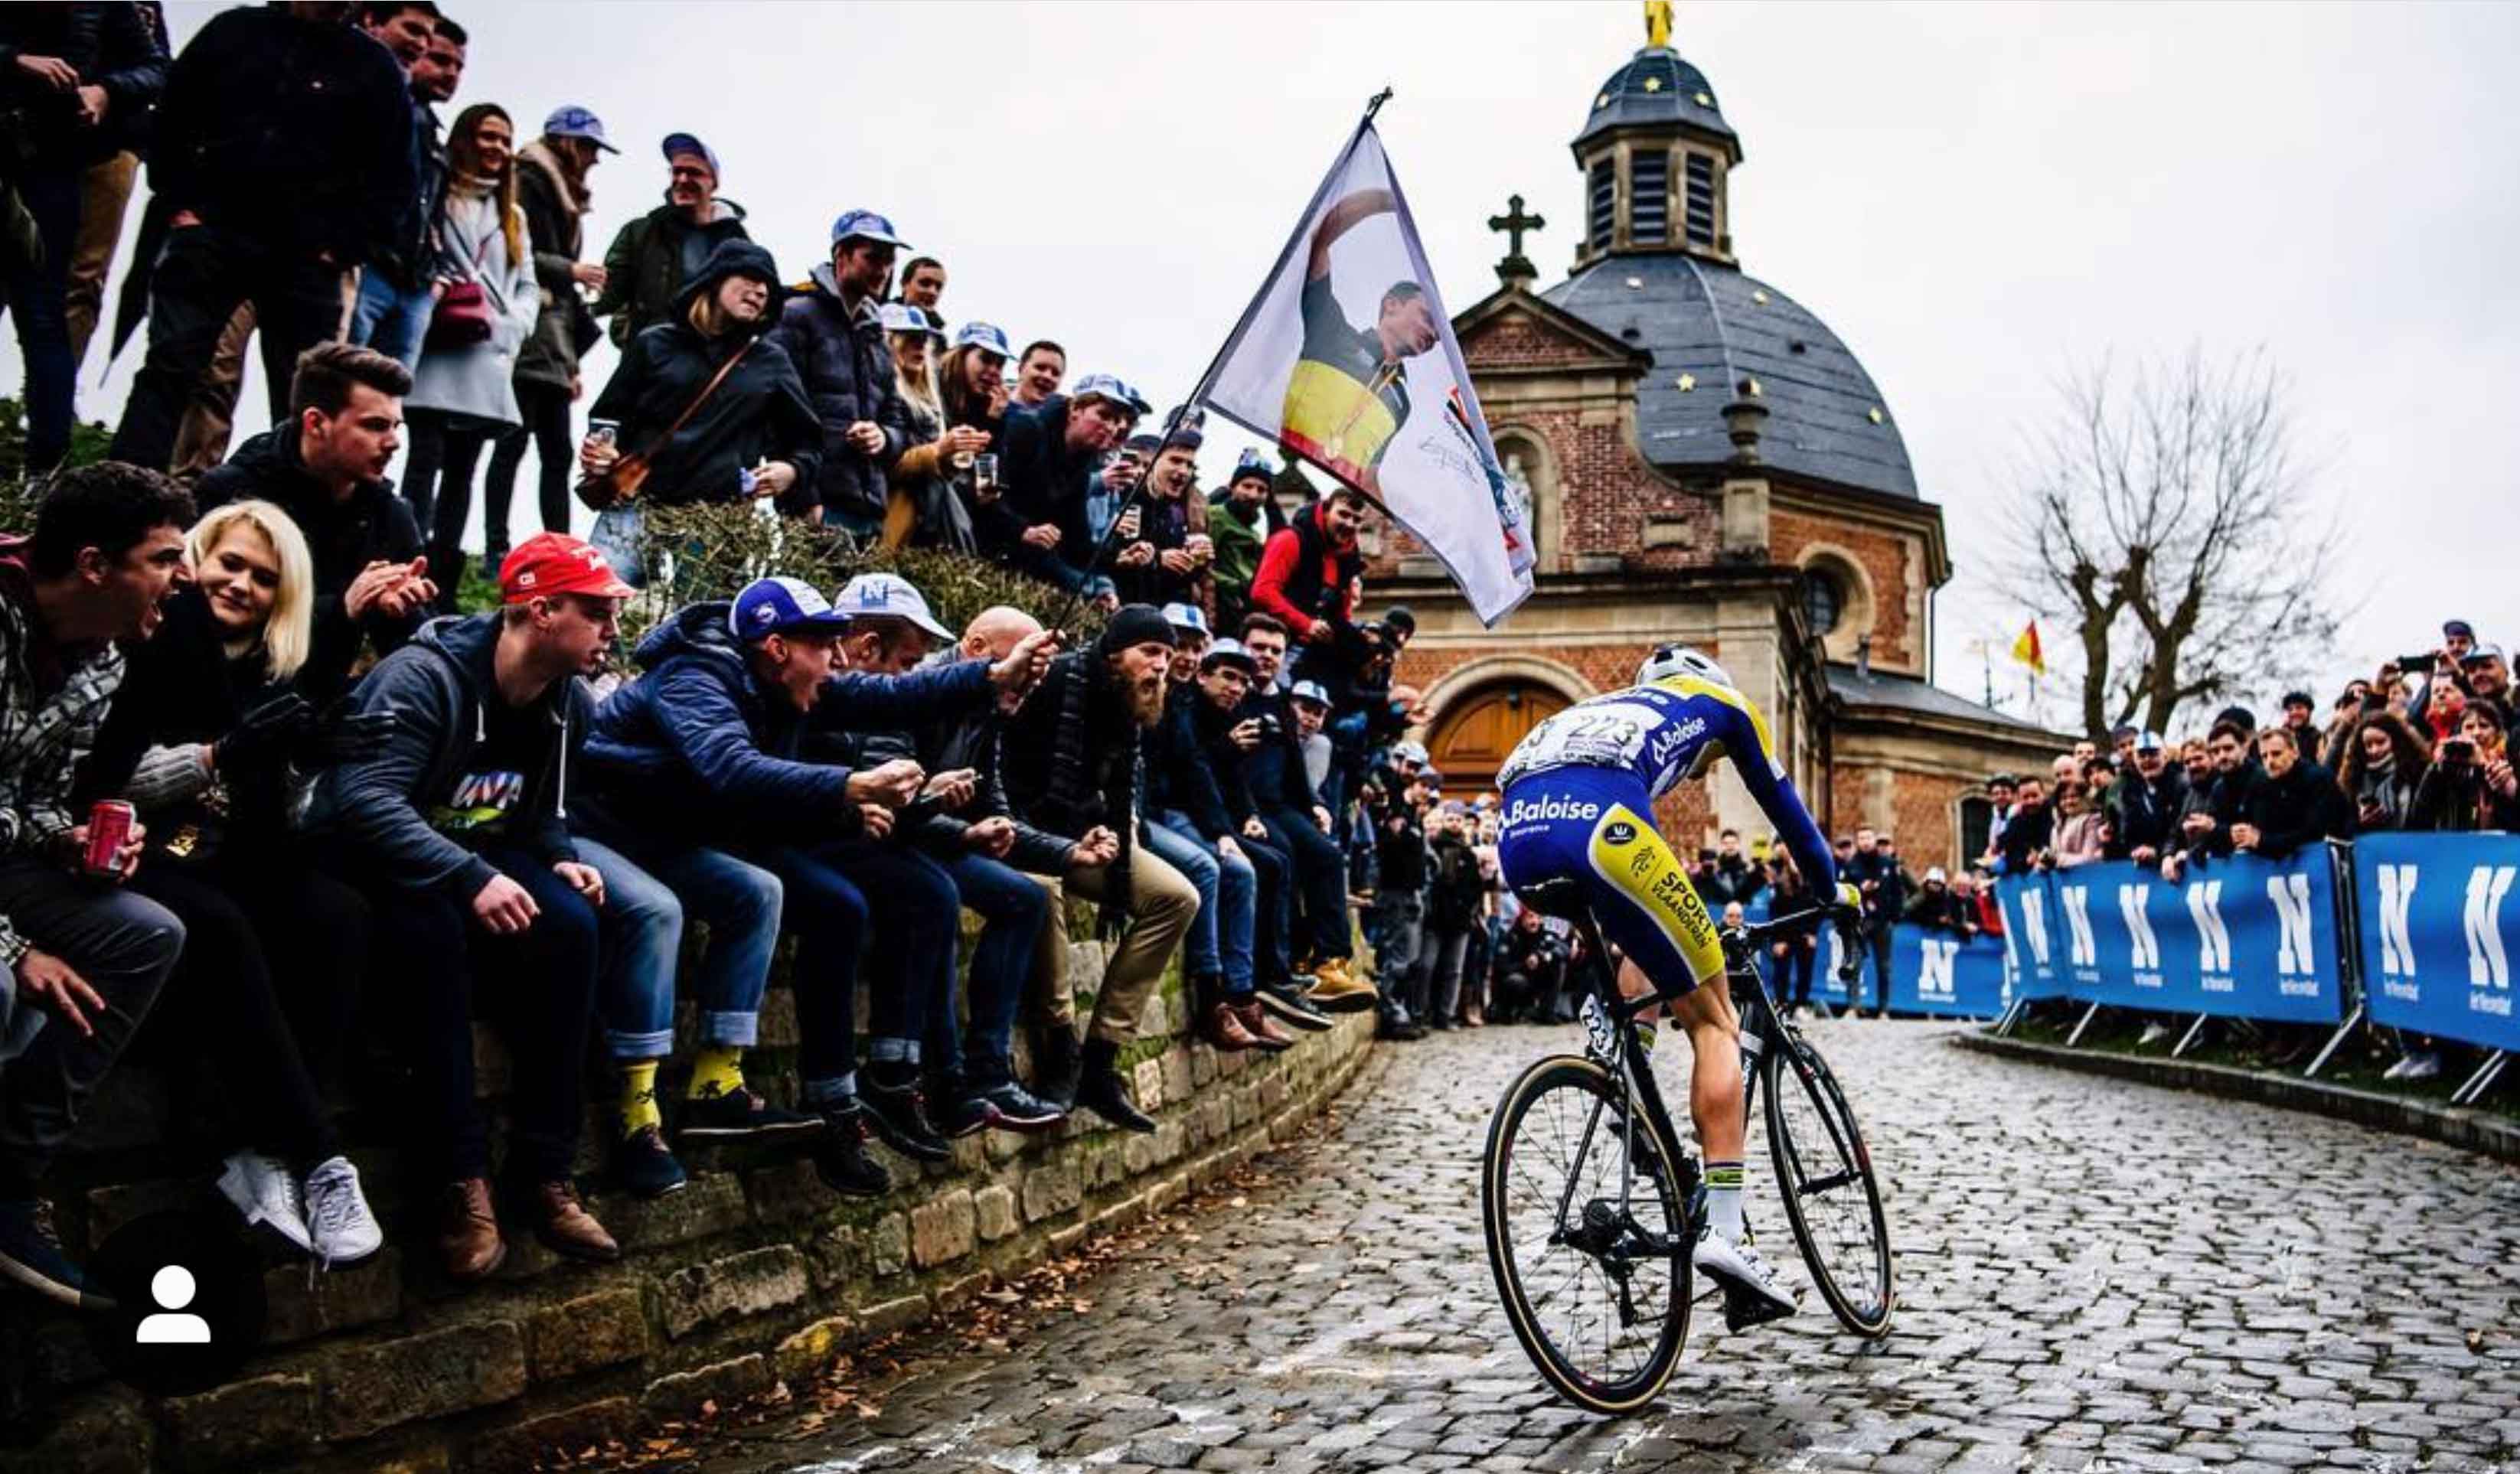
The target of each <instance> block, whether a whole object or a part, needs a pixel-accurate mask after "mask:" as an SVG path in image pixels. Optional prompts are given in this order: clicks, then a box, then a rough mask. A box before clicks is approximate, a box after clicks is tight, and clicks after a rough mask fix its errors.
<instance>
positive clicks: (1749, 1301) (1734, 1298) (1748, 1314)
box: [1724, 1285, 1801, 1331]
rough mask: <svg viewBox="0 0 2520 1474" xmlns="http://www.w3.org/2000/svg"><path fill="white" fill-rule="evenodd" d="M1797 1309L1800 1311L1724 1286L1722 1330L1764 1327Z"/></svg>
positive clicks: (1794, 1307) (1762, 1296) (1760, 1296)
mask: <svg viewBox="0 0 2520 1474" xmlns="http://www.w3.org/2000/svg"><path fill="white" fill-rule="evenodd" d="M1799 1309H1801V1307H1800V1306H1793V1305H1778V1304H1777V1303H1776V1302H1775V1301H1773V1300H1770V1299H1768V1298H1767V1297H1766V1296H1764V1295H1753V1294H1751V1293H1749V1292H1748V1291H1747V1290H1736V1289H1734V1288H1733V1287H1732V1286H1731V1285H1726V1286H1724V1328H1725V1329H1726V1330H1734V1331H1742V1330H1748V1329H1750V1328H1751V1327H1752V1326H1754V1325H1765V1324H1767V1323H1768V1322H1769V1321H1771V1320H1782V1319H1784V1318H1786V1317H1787V1316H1790V1315H1792V1314H1793V1313H1794V1312H1795V1311H1797V1310H1799Z"/></svg>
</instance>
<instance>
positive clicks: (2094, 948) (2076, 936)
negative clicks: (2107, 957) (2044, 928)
mask: <svg viewBox="0 0 2520 1474" xmlns="http://www.w3.org/2000/svg"><path fill="white" fill-rule="evenodd" d="M2056 897H2057V899H2058V900H2060V901H2062V902H2064V903H2065V940H2066V942H2067V943H2069V944H2070V945H2071V946H2072V947H2073V950H2074V952H2073V957H2074V960H2073V965H2074V966H2077V967H2097V966H2098V965H2100V944H2099V943H2098V942H2095V941H2093V939H2092V892H2091V888H2090V887H2089V886H2082V885H2060V886H2058V887H2056Z"/></svg>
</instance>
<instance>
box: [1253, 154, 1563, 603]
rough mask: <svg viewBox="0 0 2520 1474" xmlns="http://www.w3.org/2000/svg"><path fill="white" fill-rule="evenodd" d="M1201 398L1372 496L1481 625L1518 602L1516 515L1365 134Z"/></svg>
mask: <svg viewBox="0 0 2520 1474" xmlns="http://www.w3.org/2000/svg"><path fill="white" fill-rule="evenodd" d="M1203 399H1204V401H1205V402H1206V403H1207V404H1209V405H1212V406H1214V407H1215V409H1216V410H1217V411H1218V412H1219V413H1220V414H1223V415H1225V416H1226V417H1227V418H1229V419H1231V420H1233V421H1235V422H1237V423H1238V424H1242V425H1245V426H1247V427H1248V428H1250V429H1252V430H1253V431H1255V432H1257V433H1259V434H1263V435H1269V436H1272V437H1274V438H1275V439H1276V440H1277V441H1278V444H1279V445H1280V447H1281V448H1283V450H1284V451H1285V452H1286V453H1287V454H1288V455H1291V456H1299V457H1301V458H1302V459H1304V460H1306V461H1308V462H1310V463H1312V464H1313V465H1314V466H1316V467H1319V468H1320V469H1323V470H1325V471H1328V473H1329V474H1331V475H1332V476H1335V477H1337V478H1338V479H1339V480H1340V481H1342V482H1344V483H1346V484H1347V485H1349V486H1352V487H1354V488H1356V489H1357V490H1358V491H1361V492H1363V493H1365V495H1367V496H1368V497H1370V498H1372V499H1373V501H1374V502H1375V503H1376V504H1377V505H1379V506H1380V507H1381V508H1382V509H1383V510H1384V511H1385V512H1387V513H1389V514H1391V516H1392V517H1394V518H1395V519H1397V520H1398V521H1399V523H1400V524H1401V525H1402V526H1404V527H1406V528H1408V529H1409V531H1410V532H1411V533H1412V534H1414V535H1415V536H1416V537H1417V539H1418V541H1419V542H1420V543H1423V544H1425V546H1426V548H1427V551H1429V552H1431V553H1433V554H1434V555H1435V557H1436V558H1439V559H1441V560H1442V562H1443V564H1444V566H1445V568H1446V569H1447V570H1448V571H1450V573H1451V574H1452V576H1453V582H1454V583H1456V584H1457V585H1459V586H1460V587H1461V590H1462V593H1463V596H1464V597H1466V598H1467V599H1468V600H1469V603H1470V607H1471V608H1472V609H1473V610H1475V611H1476V612H1477V614H1478V616H1479V618H1480V619H1482V620H1484V621H1485V622H1487V623H1488V624H1491V625H1492V624H1495V623H1496V622H1497V621H1498V620H1500V619H1502V618H1504V617H1505V616H1506V614H1507V613H1508V612H1509V611H1510V610H1512V608H1513V607H1514V606H1515V605H1516V604H1518V603H1521V602H1522V601H1523V600H1524V599H1525V598H1527V597H1529V595H1530V593H1531V567H1532V553H1531V537H1530V532H1529V527H1528V513H1527V511H1526V509H1525V508H1524V507H1523V506H1522V502H1521V497H1520V495H1519V493H1518V492H1517V491H1516V489H1515V488H1514V487H1513V486H1512V484H1511V483H1510V482H1508V479H1507V477H1506V474H1505V470H1504V469H1503V468H1502V467H1501V466H1500V465H1499V463H1498V461H1497V453H1496V446H1495V445H1494V444H1493V443H1491V442H1490V440H1489V438H1488V427H1487V421H1486V420H1485V418H1483V417H1482V416H1481V415H1480V413H1479V401H1478V396H1477V394H1476V393H1475V392H1474V391H1473V390H1472V388H1471V386H1470V375H1469V371H1468V370H1467V369H1466V368H1464V367H1463V364H1462V347H1461V344H1460V343H1459V342H1458V341H1456V340H1455V339H1454V336H1453V326H1452V318H1451V316H1450V315H1449V314H1447V313H1446V312H1445V310H1444V304H1443V301H1442V299H1441V298H1440V297H1439V296H1438V295H1437V293H1436V290H1435V274H1434V272H1433V271H1432V270H1431V269H1430V268H1429V267H1428V266H1427V264H1426V252H1425V250H1424V248H1423V247H1422V246H1420V245H1419V243H1418V229H1417V226H1416V224H1415V223H1414V222H1413V221H1412V220H1411V219H1410V216H1409V204H1408V201H1406V200H1405V199H1403V198H1402V197H1401V193H1400V184H1399V181H1398V180H1397V179H1396V178H1395V177H1394V176H1393V174H1392V171H1391V162H1390V160H1389V158H1387V157H1386V156H1384V154H1383V152H1382V140H1381V138H1380V136H1379V135H1377V134H1376V133H1375V132H1374V130H1373V125H1372V124H1370V123H1369V124H1367V125H1365V126H1363V127H1361V128H1359V129H1358V130H1357V134H1356V136H1355V138H1353V139H1351V140H1350V141H1349V143H1348V146H1347V149H1346V150H1345V152H1343V153H1341V154H1340V156H1339V158H1338V161H1337V162H1336V163H1335V164H1333V165H1332V166H1331V168H1330V171H1329V176H1328V178H1327V179H1325V180H1324V181H1323V182H1322V186H1321V188H1320V190H1318V191H1317V192H1316V193H1315V194H1314V196H1313V202H1312V205H1311V207H1310V208H1309V209H1307V210H1306V211H1305V212H1304V218H1303V222H1302V224H1300V225H1299V226H1297V227H1296V230H1295V233H1294V236H1293V237H1292V239H1290V240H1289V241H1288V242H1287V243H1286V248H1285V250H1284V252H1283V254H1282V255H1281V256H1280V258H1279V261H1278V267H1277V270H1276V271H1274V272H1273V273H1271V275H1270V279H1269V281H1268V284H1267V285H1266V286H1264V287H1262V288H1261V289H1260V294H1259V295H1258V296H1256V297H1254V298H1253V299H1252V302H1251V305H1250V307H1249V308H1248V309H1246V310H1245V311H1244V312H1243V314H1242V321H1241V322H1240V323H1239V324H1238V325H1237V326H1236V328H1235V330H1234V336H1233V337H1232V338H1231V339H1229V340H1228V341H1227V343H1226V347H1225V351H1224V352H1223V353H1222V354H1220V355H1219V357H1218V362H1217V368H1216V371H1215V373H1214V374H1213V376H1212V377H1211V381H1210V385H1209V388H1208V391H1207V393H1206V394H1205V395H1204V396H1203Z"/></svg>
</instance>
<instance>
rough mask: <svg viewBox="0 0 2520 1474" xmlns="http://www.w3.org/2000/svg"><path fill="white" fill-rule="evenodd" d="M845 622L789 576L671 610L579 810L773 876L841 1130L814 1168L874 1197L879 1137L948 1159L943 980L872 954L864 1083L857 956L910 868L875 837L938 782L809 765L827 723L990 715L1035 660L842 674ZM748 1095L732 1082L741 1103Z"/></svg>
mask: <svg viewBox="0 0 2520 1474" xmlns="http://www.w3.org/2000/svg"><path fill="white" fill-rule="evenodd" d="M849 618H850V616H849V615H848V614H846V613H844V612H842V611H840V610H836V609H834V608H832V604H831V603H830V601H828V600H826V599H825V598H823V596H822V595H821V594H820V593H819V592H817V591H816V590H815V589H814V588H813V587H812V586H811V585H808V584H805V583H803V582H800V581H798V580H796V579H791V578H763V579H756V580H754V581H753V582H752V583H750V584H747V585H745V586H744V588H743V590H742V592H741V593H739V594H738V595H737V596H736V597H735V599H734V601H733V602H732V603H728V602H725V601H716V602H711V603H696V604H692V605H689V606H687V607H685V608H683V609H680V610H678V611H676V612H675V613H674V614H673V615H672V616H671V617H670V618H668V619H667V620H666V621H665V622H664V623H663V624H660V625H658V626H657V627H656V628H655V629H654V630H652V631H651V632H650V633H649V635H648V636H647V638H646V639H644V640H642V641H641V642H640V643H639V648H638V651H637V655H636V659H637V661H638V664H639V666H640V668H641V671H642V674H641V675H640V677H639V679H637V680H635V681H632V682H629V683H628V684H626V685H624V686H622V687H621V688H620V689H619V690H617V691H615V692H613V693H612V694H611V695H610V696H609V697H607V699H606V701H605V703H604V705H603V708H602V709H601V710H600V711H599V712H598V713H597V714H596V719H595V724H594V728H593V730H592V732H591V734H590V735H589V737H588V738H587V744H586V757H585V766H586V769H587V777H586V780H585V782H586V784H587V787H588V789H589V792H588V794H587V796H586V799H585V801H584V802H583V803H582V804H581V805H580V806H579V807H580V810H581V811H582V815H583V817H584V820H585V822H586V823H587V824H588V825H589V826H590V827H591V828H592V829H594V830H595V831H596V832H598V833H599V834H602V835H605V836H606V837H607V840H613V839H614V836H618V839H617V841H616V842H619V843H623V844H626V845H628V846H629V847H630V848H631V850H632V851H634V852H641V853H652V852H670V851H673V850H676V849H678V848H688V847H695V846H704V847H706V848H708V849H711V850H716V851H720V852H722V853H723V854H724V855H726V856H728V857H730V858H732V859H735V860H740V861H742V862H744V863H745V864H747V865H749V866H753V867H757V868H759V869H761V870H765V871H769V872H770V873H772V874H774V875H776V876H778V877H779V881H780V887H781V891H782V897H783V899H782V906H781V917H782V925H783V926H784V928H785V929H787V930H789V931H792V932H794V933H796V934H797V937H798V947H797V952H796V962H795V969H794V975H795V977H796V1013H797V1027H798V1030H799V1032H800V1034H801V1035H802V1050H801V1053H800V1055H799V1058H798V1061H797V1073H798V1075H799V1076H800V1077H801V1085H802V1094H803V1103H804V1105H805V1106H806V1108H807V1109H809V1110H812V1111H814V1112H815V1113H817V1114H819V1115H820V1116H821V1117H822V1118H823V1120H824V1122H825V1125H826V1127H827V1128H828V1129H827V1131H826V1132H825V1134H824V1135H823V1136H821V1137H820V1138H819V1139H817V1140H816V1142H815V1146H814V1164H815V1168H816V1170H817V1171H818V1172H819V1173H820V1174H821V1176H822V1179H823V1181H824V1183H825V1184H827V1185H829V1186H830V1187H831V1188H832V1190H833V1191H835V1192H840V1193H847V1194H853V1195H858V1196H871V1195H875V1194H878V1193H881V1192H883V1191H884V1190H885V1189H886V1188H887V1187H888V1186H889V1185H890V1179H889V1177H888V1175H887V1174H886V1173H885V1172H884V1171H883V1169H882V1167H881V1166H880V1165H878V1164H877V1163H876V1162H875V1161H874V1160H873V1159H872V1158H870V1157H869V1156H868V1155H867V1152H866V1147H865V1142H866V1139H867V1137H868V1133H869V1131H870V1129H871V1130H872V1131H873V1132H874V1133H876V1134H877V1135H880V1136H881V1137H882V1138H883V1139H884V1140H885V1141H887V1142H889V1143H890V1144H891V1145H892V1146H893V1147H894V1148H895V1149H896V1150H898V1151H901V1152H903V1153H905V1154H907V1155H909V1156H912V1157H914V1158H917V1159H919V1160H922V1161H942V1160H944V1159H945V1158H946V1157H947V1156H949V1155H950V1154H951V1152H950V1149H949V1148H948V1147H947V1146H946V1144H945V1142H944V1141H943V1139H940V1138H938V1137H937V1135H936V1133H935V1130H934V1128H933V1127H932V1126H931V1125H929V1123H928V1119H927V1115H926V1109H925V1105H924V1102H923V1101H922V1097H921V1093H920V1089H919V1086H920V1079H919V1073H920V1072H919V1056H920V1044H921V1042H922V1038H923V1037H924V1036H925V1034H926V1032H927V1027H928V1022H929V1015H930V1011H931V1006H932V1001H931V999H930V997H929V994H928V992H927V989H928V987H929V986H930V983H931V979H932V976H933V974H932V970H921V969H916V968H901V967H897V966H892V965H885V959H883V958H880V957H879V958H878V959H877V962H878V964H879V972H880V974H881V975H880V977H879V979H878V984H877V987H875V988H874V989H872V990H871V996H870V997H869V1000H868V1029H867V1033H868V1036H869V1038H868V1040H867V1046H868V1055H869V1058H868V1063H867V1067H866V1070H865V1071H864V1074H863V1079H861V1072H860V1071H859V1069H858V1057H857V1047H858V1037H857V986H858V966H859V960H858V954H859V951H860V944H861V943H862V942H863V941H864V940H865V939H866V936H867V928H868V921H869V916H870V909H871V902H882V903H883V904H885V906H886V908H887V909H886V913H885V914H886V916H897V915H898V914H899V911H898V908H899V906H900V899H899V898H900V896H901V895H902V894H903V885H904V882H903V880H902V877H903V876H904V875H905V874H906V873H908V872H909V871H910V870H911V869H912V867H911V866H909V865H906V864H904V863H903V862H902V861H901V859H900V858H899V857H897V856H893V855H891V854H890V853H889V852H887V851H886V849H885V848H884V847H883V846H882V845H881V843H880V841H881V840H882V839H883V838H884V836H886V835H887V834H889V833H890V832H891V831H892V827H893V820H894V817H895V815H896V814H897V813H898V812H899V811H900V810H901V809H903V808H904V806H906V805H908V804H909V803H910V801H911V800H912V799H913V798H914V797H916V796H917V795H918V794H919V792H920V791H921V789H922V787H923V786H924V785H925V783H926V775H925V773H924V771H923V770H922V768H921V767H920V765H919V764H918V763H917V762H915V761H910V760H906V759H905V760H901V761H894V762H885V763H880V764H877V765H875V766H871V767H860V768H855V769H852V768H850V767H846V766H842V765H840V764H836V763H832V762H817V761H811V760H809V758H808V755H807V752H806V748H805V744H806V740H807V737H808V733H809V730H811V729H815V728H818V727H824V726H828V725H831V722H832V718H831V713H832V712H833V711H839V712H844V713H845V714H846V715H847V718H848V720H849V721H851V722H862V723H893V722H899V723H904V724H910V725H916V724H919V723H922V722H926V721H929V720H933V719H936V718H939V717H943V716H949V715H951V714H953V713H955V712H958V711H961V710H964V709H966V708H968V707H971V706H973V705H979V704H985V703H986V702H987V700H988V699H989V694H990V692H992V691H993V690H995V691H1001V692H1003V691H1010V690H1015V689H1019V688H1020V687H1022V686H1023V685H1025V684H1027V683H1028V682H1029V681H1030V680H1031V679H1032V677H1033V675H1034V665H1033V660H1032V654H1033V651H1032V650H1031V649H1026V650H1025V651H1023V655H1022V658H1021V659H1016V658H1013V657H1012V656H1011V657H1010V658H1008V659H1006V660H1002V661H997V662H993V663H983V662H979V661H969V662H966V663H964V664H962V665H958V666H953V667H947V668H940V669H936V670H927V671H917V672H914V673H911V674H909V675H904V676H898V677H895V676H886V675H868V674H860V673H854V672H843V673H836V674H835V672H834V667H835V663H836V661H837V660H838V657H839V645H840V636H841V635H842V633H843V632H844V631H845V630H846V629H847V628H848V625H849ZM948 893H949V895H950V887H949V889H948ZM922 919H927V920H933V919H934V918H933V917H926V918H922ZM949 919H950V918H949ZM741 1087H742V1079H741V1076H740V1075H739V1076H736V1077H735V1078H734V1080H733V1084H732V1086H731V1087H730V1089H740V1088H741ZM685 1109H686V1112H688V1111H689V1110H690V1109H691V1108H690V1107H689V1106H686V1108H685ZM729 1114H733V1113H732V1112H729Z"/></svg>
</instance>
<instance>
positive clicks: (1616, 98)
mask: <svg viewBox="0 0 2520 1474" xmlns="http://www.w3.org/2000/svg"><path fill="white" fill-rule="evenodd" d="M1683 122H1686V123H1688V124H1690V125H1691V126H1693V127H1695V128H1697V129H1700V130H1702V131H1704V132H1707V133H1713V134H1717V135H1720V136H1723V137H1726V138H1730V137H1732V136H1733V125H1732V124H1731V123H1728V122H1726V121H1725V120H1724V113H1723V112H1722V110H1720V109H1718V108H1717V107H1716V105H1715V88H1714V87H1713V85H1712V84H1710V83H1709V82H1708V81H1707V80H1706V73H1705V72H1702V71H1700V70H1698V69H1697V68H1696V67H1691V66H1690V65H1688V62H1687V61H1685V60H1683V59H1682V57H1681V54H1680V53H1679V52H1676V51H1674V50H1672V49H1671V48H1670V47H1668V46H1648V47H1646V48H1644V49H1643V51H1640V52H1638V53H1637V54H1636V55H1635V56H1633V57H1631V58H1629V59H1628V65H1626V66H1625V67H1620V68H1619V69H1618V70H1616V71H1613V72H1611V73H1610V79H1609V80H1608V81H1606V82H1603V83H1602V84H1601V90H1600V91H1598V92H1597V93H1595V94H1594V95H1593V109H1592V112H1589V113H1588V114H1586V116H1585V118H1584V131H1583V132H1581V133H1578V134H1576V135H1575V144H1576V147H1578V148H1581V147H1583V145H1584V141H1585V140H1587V139H1589V138H1592V137H1594V136H1595V135H1596V134H1599V133H1605V132H1607V131H1609V130H1610V129H1612V128H1619V127H1625V126H1628V125H1631V124H1638V123H1643V124H1652V125H1661V126H1666V127H1668V126H1671V125H1673V124H1676V123H1683Z"/></svg>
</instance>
